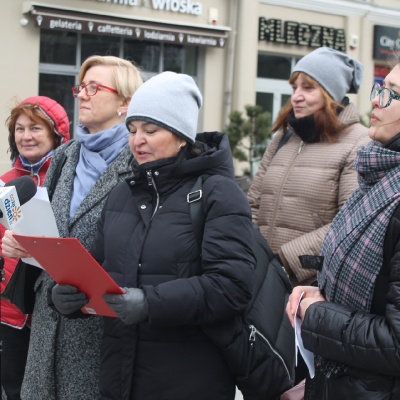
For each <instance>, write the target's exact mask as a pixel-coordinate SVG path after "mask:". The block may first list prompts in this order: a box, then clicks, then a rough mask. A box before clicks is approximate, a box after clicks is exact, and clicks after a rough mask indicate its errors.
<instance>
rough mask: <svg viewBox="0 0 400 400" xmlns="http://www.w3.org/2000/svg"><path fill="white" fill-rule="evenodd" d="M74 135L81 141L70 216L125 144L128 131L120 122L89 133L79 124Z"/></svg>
mask: <svg viewBox="0 0 400 400" xmlns="http://www.w3.org/2000/svg"><path fill="white" fill-rule="evenodd" d="M76 136H77V139H78V141H79V142H80V143H81V150H80V155H79V162H78V165H77V166H76V175H75V179H74V190H73V194H72V199H71V208H70V218H72V217H73V216H74V215H75V213H76V210H77V209H78V207H79V206H80V204H81V203H82V200H83V199H84V198H85V197H86V195H87V194H88V193H89V191H90V189H91V188H92V187H93V186H94V185H95V183H96V182H97V180H98V179H99V178H100V176H101V175H102V174H103V172H104V171H105V170H106V169H107V167H108V166H109V165H110V164H111V163H112V162H113V161H114V160H115V158H117V156H118V155H119V154H120V153H121V151H122V149H123V148H124V147H125V146H126V145H127V143H128V136H129V131H128V129H127V128H126V125H125V123H122V124H118V125H114V126H113V127H111V128H109V129H107V130H105V131H101V132H97V133H95V134H90V133H88V131H87V130H86V128H85V127H84V126H83V125H79V126H78V129H77V132H76Z"/></svg>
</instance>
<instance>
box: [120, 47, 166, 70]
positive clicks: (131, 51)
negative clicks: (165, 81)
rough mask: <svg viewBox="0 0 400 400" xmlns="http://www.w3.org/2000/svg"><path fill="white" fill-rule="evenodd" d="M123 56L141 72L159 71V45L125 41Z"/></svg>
mask: <svg viewBox="0 0 400 400" xmlns="http://www.w3.org/2000/svg"><path fill="white" fill-rule="evenodd" d="M124 55H125V57H126V58H128V59H132V60H134V62H135V64H136V65H137V66H138V67H140V68H141V69H142V70H143V71H148V72H152V73H158V71H159V70H160V58H161V43H149V42H139V41H137V40H125V43H124Z"/></svg>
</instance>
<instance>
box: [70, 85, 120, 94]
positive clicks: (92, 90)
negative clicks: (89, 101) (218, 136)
mask: <svg viewBox="0 0 400 400" xmlns="http://www.w3.org/2000/svg"><path fill="white" fill-rule="evenodd" d="M99 88H103V89H106V90H109V91H110V92H113V93H118V91H116V90H115V89H113V88H110V87H108V86H104V85H100V84H99V83H94V82H91V83H88V84H86V85H83V84H80V85H75V86H73V87H72V96H74V97H75V98H76V97H78V94H79V93H80V92H81V91H82V90H83V89H85V93H86V96H94V95H95V94H96V93H97V91H98V90H99Z"/></svg>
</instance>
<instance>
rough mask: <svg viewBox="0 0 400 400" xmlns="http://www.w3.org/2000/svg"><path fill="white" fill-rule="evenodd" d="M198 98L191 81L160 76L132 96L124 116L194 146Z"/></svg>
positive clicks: (174, 75)
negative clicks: (175, 136)
mask: <svg viewBox="0 0 400 400" xmlns="http://www.w3.org/2000/svg"><path fill="white" fill-rule="evenodd" d="M202 101H203V100H202V96H201V93H200V91H199V89H198V87H197V85H196V82H195V81H194V80H193V78H192V77H190V76H189V75H185V74H177V73H175V72H170V71H167V72H162V73H161V74H159V75H156V76H154V77H152V78H150V79H149V80H147V81H146V82H145V83H143V84H142V85H141V86H140V87H139V89H138V90H136V92H135V93H134V95H133V96H132V100H131V102H130V103H129V107H128V112H127V115H126V121H125V122H126V125H127V126H128V129H129V123H130V122H131V121H137V120H140V121H147V122H151V123H153V124H156V125H159V126H162V127H163V128H165V129H168V130H169V131H171V132H173V133H175V134H176V135H178V136H180V137H183V138H184V139H186V140H188V141H189V142H190V143H194V142H195V138H196V133H197V121H198V117H199V110H200V108H201V105H202Z"/></svg>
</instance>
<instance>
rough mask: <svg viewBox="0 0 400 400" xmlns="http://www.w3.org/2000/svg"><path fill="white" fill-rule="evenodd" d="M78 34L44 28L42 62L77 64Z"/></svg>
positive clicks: (41, 35) (41, 50) (42, 34)
mask: <svg viewBox="0 0 400 400" xmlns="http://www.w3.org/2000/svg"><path fill="white" fill-rule="evenodd" d="M76 48H77V34H76V33H73V32H59V31H46V30H42V31H41V34H40V62H41V63H45V64H63V65H75V64H76Z"/></svg>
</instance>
